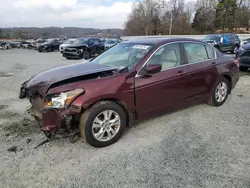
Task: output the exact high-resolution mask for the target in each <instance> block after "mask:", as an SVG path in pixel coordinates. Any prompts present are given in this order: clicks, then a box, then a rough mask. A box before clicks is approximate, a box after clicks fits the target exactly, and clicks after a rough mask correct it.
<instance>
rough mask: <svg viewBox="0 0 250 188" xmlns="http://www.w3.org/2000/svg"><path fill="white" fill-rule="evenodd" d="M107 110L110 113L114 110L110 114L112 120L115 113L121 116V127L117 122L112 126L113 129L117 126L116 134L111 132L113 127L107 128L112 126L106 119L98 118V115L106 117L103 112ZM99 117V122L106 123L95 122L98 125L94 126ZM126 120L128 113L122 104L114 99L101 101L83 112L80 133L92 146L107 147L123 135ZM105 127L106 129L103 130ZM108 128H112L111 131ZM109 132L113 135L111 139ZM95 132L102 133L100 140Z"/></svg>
mask: <svg viewBox="0 0 250 188" xmlns="http://www.w3.org/2000/svg"><path fill="white" fill-rule="evenodd" d="M107 111H109V113H110V112H112V114H111V116H110V119H111V121H112V120H113V119H112V118H114V115H117V116H116V117H119V118H120V119H119V120H120V121H119V123H120V124H119V125H120V127H119V128H118V127H116V124H115V125H113V126H112V127H113V128H111V129H112V130H113V131H114V130H115V128H117V129H116V130H117V132H116V133H114V134H111V129H110V128H109V127H106V128H105V126H110V125H108V124H107V122H105V121H104V120H101V119H99V118H98V117H100V118H101V117H104V116H102V115H103V112H107ZM113 112H114V113H113ZM107 116H108V115H107ZM97 118H98V121H99V122H102V123H103V122H104V125H101V126H100V124H99V125H98V124H95V125H98V127H97V128H93V125H94V121H95V120H96V119H97ZM100 120H101V121H100ZM126 121H127V120H126V114H125V112H124V110H123V108H122V107H121V106H120V105H118V104H117V103H115V102H112V101H101V102H98V103H96V104H95V105H93V106H92V107H91V108H89V109H88V110H86V111H85V112H84V113H83V114H82V116H81V119H80V124H79V129H80V134H81V137H82V138H83V139H84V140H85V141H86V142H87V143H88V144H90V145H91V146H94V147H98V148H100V147H106V146H109V145H111V144H114V143H115V142H116V141H117V140H118V139H119V138H120V137H121V135H122V133H123V131H124V129H125V126H126ZM105 123H106V124H105ZM114 126H115V127H114ZM110 127H111V126H110ZM103 128H104V129H106V130H104V131H103ZM108 129H110V131H109V130H108ZM101 130H102V131H101ZM108 132H109V135H110V136H111V139H109V138H108ZM94 133H96V134H98V133H100V134H99V140H98V139H97V138H96V137H98V136H96V137H95V136H94ZM105 138H106V140H105ZM100 139H103V140H102V141H100Z"/></svg>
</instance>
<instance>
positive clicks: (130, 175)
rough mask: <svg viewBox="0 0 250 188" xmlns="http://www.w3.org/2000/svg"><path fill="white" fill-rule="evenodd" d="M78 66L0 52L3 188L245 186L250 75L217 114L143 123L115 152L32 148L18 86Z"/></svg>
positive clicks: (50, 56)
mask: <svg viewBox="0 0 250 188" xmlns="http://www.w3.org/2000/svg"><path fill="white" fill-rule="evenodd" d="M76 62H79V61H67V60H65V59H64V58H62V56H61V55H60V53H58V52H55V53H42V54H41V53H38V52H36V51H29V50H11V51H0V84H1V90H0V96H1V97H0V187H2V188H9V187H10V188H15V187H20V188H27V187H31V188H35V187H39V188H43V187H44V188H48V187H53V188H54V187H56V188H59V187H60V188H73V187H74V188H76V187H81V188H82V187H88V188H89V187H115V188H117V187H131V188H137V187H141V188H146V187H149V188H152V187H158V188H159V187H162V188H166V187H192V188H193V187H209V188H210V187H215V188H218V187H225V188H231V187H239V188H246V187H250V116H249V112H250V77H249V75H250V73H245V74H244V75H243V74H242V76H241V78H240V81H239V83H238V85H237V87H236V89H235V90H234V91H233V93H232V95H230V97H229V99H228V101H227V102H226V104H224V105H223V106H222V107H218V108H215V107H211V106H207V105H205V104H204V105H200V106H196V107H192V108H189V109H185V110H182V111H178V112H174V113H171V114H168V115H164V116H161V117H158V118H154V119H151V120H148V121H145V122H142V123H140V124H138V125H136V126H134V127H133V128H130V129H128V130H127V131H126V133H125V134H124V136H123V137H122V138H121V139H120V141H119V142H117V143H116V144H114V145H112V146H109V147H106V148H102V149H95V148H93V147H90V146H89V145H87V144H86V143H83V142H82V141H81V140H79V141H78V142H76V143H75V144H71V143H70V142H69V140H68V139H63V140H57V141H53V142H49V143H46V144H44V145H43V146H41V147H39V148H37V149H34V147H35V146H36V145H37V144H39V143H40V142H41V141H43V140H45V139H46V138H45V137H44V136H43V134H42V133H40V131H39V130H38V128H37V125H36V123H35V122H34V121H33V119H32V118H30V117H29V115H28V114H26V113H25V109H26V108H27V107H28V105H29V103H28V101H25V100H19V99H18V92H19V87H20V84H21V83H22V82H23V81H25V80H26V79H28V78H29V77H30V76H32V75H34V74H35V73H37V72H39V71H41V70H43V69H47V68H49V67H53V66H57V65H64V64H70V63H76ZM13 146H16V147H17V148H14V149H16V150H17V151H16V152H10V151H8V149H9V148H10V147H13ZM12 149H13V148H12Z"/></svg>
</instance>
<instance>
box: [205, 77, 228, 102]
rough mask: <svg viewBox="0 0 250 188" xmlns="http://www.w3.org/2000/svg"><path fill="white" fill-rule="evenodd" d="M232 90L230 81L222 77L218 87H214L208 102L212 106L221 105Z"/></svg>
mask: <svg viewBox="0 0 250 188" xmlns="http://www.w3.org/2000/svg"><path fill="white" fill-rule="evenodd" d="M229 91H230V85H229V81H228V80H227V79H226V78H225V77H221V79H220V80H219V82H218V84H217V85H216V87H215V88H214V89H213V91H212V93H211V96H210V100H209V102H208V104H210V105H212V106H221V105H223V104H224V103H225V101H226V100H227V97H228V94H229Z"/></svg>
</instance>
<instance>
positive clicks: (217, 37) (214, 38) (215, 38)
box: [204, 35, 221, 41]
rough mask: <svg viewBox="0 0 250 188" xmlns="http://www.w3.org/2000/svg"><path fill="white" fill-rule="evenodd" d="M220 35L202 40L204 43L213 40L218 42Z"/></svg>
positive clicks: (209, 36)
mask: <svg viewBox="0 0 250 188" xmlns="http://www.w3.org/2000/svg"><path fill="white" fill-rule="evenodd" d="M220 37H221V36H220V35H208V36H206V37H205V38H204V40H205V41H208V40H215V41H218V40H220Z"/></svg>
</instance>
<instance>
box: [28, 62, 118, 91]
mask: <svg viewBox="0 0 250 188" xmlns="http://www.w3.org/2000/svg"><path fill="white" fill-rule="evenodd" d="M115 69H116V68H114V67H109V66H106V65H101V64H95V63H77V64H73V65H67V66H61V67H55V68H52V69H49V70H46V71H43V72H40V73H39V74H37V75H36V76H34V77H32V78H31V79H30V80H28V81H27V82H25V85H26V88H27V89H28V90H30V91H31V90H33V91H37V92H39V93H40V94H41V95H42V96H45V95H46V92H47V90H48V89H49V87H50V86H51V85H52V84H55V83H57V82H60V81H64V80H67V79H70V78H75V77H79V76H84V75H88V74H92V73H98V72H104V71H111V70H115ZM31 92H32V91H31ZM32 93H33V92H32Z"/></svg>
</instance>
